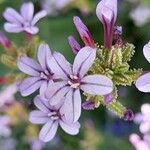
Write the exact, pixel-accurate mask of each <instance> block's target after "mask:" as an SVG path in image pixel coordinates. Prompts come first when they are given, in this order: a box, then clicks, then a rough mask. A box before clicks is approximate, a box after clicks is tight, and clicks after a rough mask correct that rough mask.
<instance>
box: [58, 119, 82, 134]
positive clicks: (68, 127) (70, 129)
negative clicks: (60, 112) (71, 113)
mask: <svg viewBox="0 0 150 150" xmlns="http://www.w3.org/2000/svg"><path fill="white" fill-rule="evenodd" d="M60 126H61V127H62V129H63V130H64V131H65V132H66V133H68V134H71V135H76V134H78V133H79V129H80V124H79V122H76V123H71V124H68V123H66V122H64V121H60Z"/></svg>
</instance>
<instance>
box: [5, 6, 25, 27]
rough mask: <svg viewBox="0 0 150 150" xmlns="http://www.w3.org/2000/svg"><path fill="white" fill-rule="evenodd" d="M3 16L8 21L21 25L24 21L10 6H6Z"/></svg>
mask: <svg viewBox="0 0 150 150" xmlns="http://www.w3.org/2000/svg"><path fill="white" fill-rule="evenodd" d="M3 16H4V18H5V19H6V20H7V21H8V22H10V23H14V24H18V25H21V23H23V22H24V20H23V18H22V16H21V15H20V14H19V13H18V12H16V10H14V9H12V8H7V9H6V10H5V12H4V14H3Z"/></svg>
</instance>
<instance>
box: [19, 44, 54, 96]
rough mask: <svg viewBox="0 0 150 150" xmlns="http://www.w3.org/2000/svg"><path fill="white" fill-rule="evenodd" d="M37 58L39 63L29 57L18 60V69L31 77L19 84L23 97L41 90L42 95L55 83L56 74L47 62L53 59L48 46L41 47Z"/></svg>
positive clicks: (42, 45)
mask: <svg viewBox="0 0 150 150" xmlns="http://www.w3.org/2000/svg"><path fill="white" fill-rule="evenodd" d="M37 57H38V62H37V61H35V60H34V59H31V58H29V57H27V56H21V57H20V58H19V59H18V62H17V65H18V68H19V69H20V70H21V71H22V72H24V73H26V74H28V75H30V76H31V77H28V78H27V79H25V80H23V81H22V82H21V83H20V84H19V91H20V92H21V94H22V95H23V96H28V95H30V94H32V93H33V92H35V91H36V90H37V89H39V88H40V94H41V95H42V94H43V93H44V92H45V90H46V88H47V86H48V84H51V83H52V82H53V79H54V74H53V73H52V71H51V69H50V68H49V67H48V65H47V61H48V60H49V59H50V58H51V51H50V48H49V46H48V45H47V44H41V45H40V46H39V49H38V54H37Z"/></svg>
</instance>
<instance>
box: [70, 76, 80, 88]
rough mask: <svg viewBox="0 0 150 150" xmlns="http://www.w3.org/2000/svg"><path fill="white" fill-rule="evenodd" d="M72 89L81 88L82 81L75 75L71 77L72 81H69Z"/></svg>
mask: <svg viewBox="0 0 150 150" xmlns="http://www.w3.org/2000/svg"><path fill="white" fill-rule="evenodd" d="M68 84H69V85H70V87H72V88H74V89H77V88H79V86H80V79H79V78H78V77H77V76H75V75H70V80H69V81H68Z"/></svg>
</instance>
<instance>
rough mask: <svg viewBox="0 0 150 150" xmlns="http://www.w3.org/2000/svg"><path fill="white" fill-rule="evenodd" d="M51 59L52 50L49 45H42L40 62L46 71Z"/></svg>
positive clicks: (39, 50)
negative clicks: (48, 61)
mask: <svg viewBox="0 0 150 150" xmlns="http://www.w3.org/2000/svg"><path fill="white" fill-rule="evenodd" d="M50 58H51V50H50V48H49V46H48V44H41V45H40V46H39V49H38V61H39V63H40V65H41V66H42V68H43V69H44V70H46V69H47V62H46V60H47V59H50Z"/></svg>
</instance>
